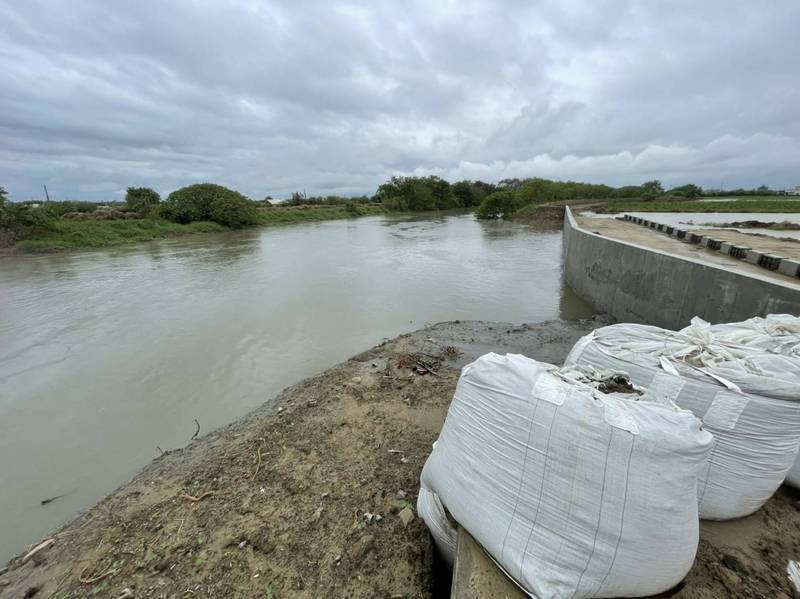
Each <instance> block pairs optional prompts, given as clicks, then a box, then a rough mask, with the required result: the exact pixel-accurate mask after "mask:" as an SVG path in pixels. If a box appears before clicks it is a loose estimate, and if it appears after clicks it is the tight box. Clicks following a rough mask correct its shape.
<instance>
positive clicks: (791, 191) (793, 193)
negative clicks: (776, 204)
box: [786, 185, 800, 196]
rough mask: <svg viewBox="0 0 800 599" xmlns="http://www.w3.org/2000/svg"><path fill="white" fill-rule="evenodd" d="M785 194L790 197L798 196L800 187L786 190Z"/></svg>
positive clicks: (796, 186)
mask: <svg viewBox="0 0 800 599" xmlns="http://www.w3.org/2000/svg"><path fill="white" fill-rule="evenodd" d="M786 193H787V194H788V195H790V196H800V185H795V186H794V187H791V188H789V189H787V190H786Z"/></svg>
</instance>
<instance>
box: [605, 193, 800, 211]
mask: <svg viewBox="0 0 800 599" xmlns="http://www.w3.org/2000/svg"><path fill="white" fill-rule="evenodd" d="M597 212H612V213H615V212H800V200H784V199H780V200H778V199H774V197H773V198H769V199H767V198H758V197H753V198H747V199H744V198H738V199H731V200H724V201H719V202H700V201H697V200H687V201H685V202H638V201H637V202H611V203H609V204H606V205H605V206H603V207H602V208H597Z"/></svg>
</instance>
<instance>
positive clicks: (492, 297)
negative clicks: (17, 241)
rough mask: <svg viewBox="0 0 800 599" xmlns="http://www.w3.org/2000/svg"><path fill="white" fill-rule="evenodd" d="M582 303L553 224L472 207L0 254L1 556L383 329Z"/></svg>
mask: <svg viewBox="0 0 800 599" xmlns="http://www.w3.org/2000/svg"><path fill="white" fill-rule="evenodd" d="M590 314H591V309H590V307H589V306H588V305H587V304H585V303H584V302H582V301H581V300H580V299H578V298H577V297H576V296H575V295H574V294H573V293H572V292H571V291H570V290H569V288H568V287H566V286H565V284H564V283H563V281H562V277H561V233H560V232H559V231H541V230H536V229H533V228H531V227H529V226H527V225H524V224H515V223H498V222H488V223H485V222H479V221H476V220H475V219H474V217H473V216H472V215H447V216H440V217H436V218H432V217H430V216H426V217H409V216H405V217H395V216H387V217H382V216H381V217H368V218H361V219H357V220H349V221H331V222H325V223H319V224H305V225H298V226H290V227H282V228H271V229H259V230H248V231H243V232H237V233H225V234H209V235H198V236H194V237H186V238H182V239H177V240H169V241H161V242H152V243H147V244H139V245H135V246H128V247H124V248H117V249H113V250H105V251H88V252H79V253H75V252H73V253H63V254H57V255H46V256H14V257H5V258H0V565H2V563H4V562H5V561H6V560H7V559H9V558H11V557H12V556H14V555H15V554H17V553H19V552H20V551H22V550H24V549H25V548H26V546H27V545H29V544H30V543H33V542H35V541H38V540H40V539H41V538H42V537H43V536H44V535H46V534H47V533H48V532H49V531H50V530H52V529H53V528H55V527H56V526H58V525H59V524H61V523H63V522H65V521H66V520H68V519H69V518H70V517H72V516H74V515H75V514H76V513H77V512H79V511H80V510H82V509H85V508H87V507H89V506H91V505H92V504H93V503H95V502H96V501H97V500H98V499H100V498H101V497H102V496H103V495H105V494H107V493H109V492H111V491H112V490H113V489H114V488H116V487H117V486H118V485H120V484H122V483H124V482H126V481H127V480H129V479H130V478H131V477H132V476H133V475H134V474H135V473H136V472H137V470H139V469H140V468H141V467H142V466H144V465H145V464H146V463H147V462H149V461H150V460H151V459H153V458H154V457H156V456H157V455H158V454H159V451H161V450H169V449H174V448H178V447H182V446H184V445H186V444H187V443H188V442H189V441H190V439H191V437H192V435H193V434H194V432H195V430H196V425H195V422H194V420H195V419H197V421H198V422H199V423H200V426H201V434H202V433H204V432H208V431H210V430H212V429H214V428H217V427H219V426H221V425H223V424H226V423H228V422H231V421H233V420H235V419H237V418H238V417H240V416H242V415H243V414H245V413H247V412H248V411H250V410H251V409H253V408H254V407H256V406H258V405H259V404H261V403H263V402H264V401H267V400H268V399H270V398H271V397H272V396H274V395H275V394H276V393H277V392H278V391H280V390H281V389H282V388H284V387H286V386H288V385H290V384H292V383H294V382H297V381H298V380H300V379H303V378H305V377H307V376H309V375H312V374H315V373H317V372H319V371H321V370H323V369H325V368H327V367H329V366H332V365H334V364H336V363H338V362H341V361H343V360H345V359H346V358H348V357H349V356H351V355H353V354H355V353H357V352H359V351H362V350H364V349H366V348H368V347H370V346H372V345H374V344H376V343H379V342H381V340H383V339H384V338H389V337H393V336H395V335H398V334H400V333H403V332H405V331H411V330H414V329H417V328H420V327H422V326H424V325H425V324H426V323H434V322H438V321H443V320H454V319H465V320H466V319H476V320H478V319H479V320H496V321H506V322H515V323H521V322H535V321H541V320H546V319H550V318H558V317H561V318H567V319H574V318H579V317H585V316H589V315H590ZM53 497H57V498H56V499H54V500H53V501H49V502H46V503H45V504H44V505H43V504H42V502H43V501H44V500H47V499H50V498H53Z"/></svg>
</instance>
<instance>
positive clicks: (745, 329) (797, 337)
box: [684, 314, 800, 358]
mask: <svg viewBox="0 0 800 599" xmlns="http://www.w3.org/2000/svg"><path fill="white" fill-rule="evenodd" d="M693 329H694V323H692V326H691V327H689V328H687V329H684V331H692V330H693ZM709 330H710V332H711V333H712V334H713V335H714V338H715V339H716V340H718V341H721V342H723V343H733V344H737V345H744V346H747V347H751V348H756V349H760V350H763V351H766V352H772V353H776V354H781V355H784V356H794V357H797V358H800V318H798V317H797V316H792V315H791V314H769V315H768V316H766V317H765V318H762V317H760V316H756V317H754V318H750V319H748V320H745V321H742V322H729V323H723V324H714V325H710V327H709Z"/></svg>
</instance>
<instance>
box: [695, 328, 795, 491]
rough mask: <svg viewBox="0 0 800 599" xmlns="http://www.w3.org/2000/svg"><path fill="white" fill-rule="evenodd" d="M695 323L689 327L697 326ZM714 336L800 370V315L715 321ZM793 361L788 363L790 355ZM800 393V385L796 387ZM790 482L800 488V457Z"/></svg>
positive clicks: (720, 340)
mask: <svg viewBox="0 0 800 599" xmlns="http://www.w3.org/2000/svg"><path fill="white" fill-rule="evenodd" d="M693 328H696V327H695V324H694V323H693V325H692V327H690V328H689V329H687V330H688V331H691V330H693ZM709 330H710V332H711V333H712V334H713V336H714V339H715V340H717V341H719V342H721V343H726V344H736V345H742V346H745V347H748V348H755V349H758V350H761V351H764V352H771V353H775V354H780V355H782V356H785V358H784V360H783V364H782V365H779V367H783V368H784V369H785V370H788V371H789V372H793V373H800V318H798V317H797V316H792V315H791V314H770V315H768V316H766V317H765V318H761V317H760V316H757V317H755V318H750V319H748V320H745V321H743V322H731V323H725V324H715V325H711V326H710V327H709ZM787 358H788V359H790V360H789V361H790V363H789V364H788V365H786V359H787ZM796 393H797V394H800V389H796ZM785 482H786V483H788V484H790V485H792V486H794V487H798V488H800V457H798V458H797V459H795V461H794V464H793V465H792V467H791V468H790V469H789V472H788V473H787V474H786V481H785Z"/></svg>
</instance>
